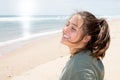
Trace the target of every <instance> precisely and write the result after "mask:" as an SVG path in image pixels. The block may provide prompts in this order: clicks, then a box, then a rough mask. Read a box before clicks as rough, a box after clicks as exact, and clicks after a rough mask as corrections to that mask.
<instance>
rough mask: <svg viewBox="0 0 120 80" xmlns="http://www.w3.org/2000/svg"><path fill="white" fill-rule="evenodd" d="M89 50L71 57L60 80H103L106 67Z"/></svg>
mask: <svg viewBox="0 0 120 80" xmlns="http://www.w3.org/2000/svg"><path fill="white" fill-rule="evenodd" d="M90 54H91V52H90V51H89V50H85V51H81V52H79V53H78V54H76V55H74V56H72V57H70V59H69V61H68V62H67V63H66V66H65V67H64V69H63V71H62V73H61V76H60V79H59V80H103V78H104V66H103V64H102V62H101V60H100V59H96V58H94V57H92V56H91V55H90Z"/></svg>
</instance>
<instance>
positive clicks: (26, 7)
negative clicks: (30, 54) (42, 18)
mask: <svg viewBox="0 0 120 80" xmlns="http://www.w3.org/2000/svg"><path fill="white" fill-rule="evenodd" d="M33 9H34V1H32V0H21V1H20V2H19V9H18V10H19V15H20V16H21V21H22V25H23V26H22V29H23V37H25V38H29V37H30V20H31V17H30V15H32V14H33V12H34V11H33Z"/></svg>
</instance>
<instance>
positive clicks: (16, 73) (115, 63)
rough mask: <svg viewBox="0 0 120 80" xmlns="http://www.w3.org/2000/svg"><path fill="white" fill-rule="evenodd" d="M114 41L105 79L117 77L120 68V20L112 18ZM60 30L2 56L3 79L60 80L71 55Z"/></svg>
mask: <svg viewBox="0 0 120 80" xmlns="http://www.w3.org/2000/svg"><path fill="white" fill-rule="evenodd" d="M109 26H110V34H111V44H110V47H109V49H108V50H107V53H106V56H105V58H104V59H103V63H104V66H105V78H104V80H118V79H119V72H120V58H119V56H120V54H119V51H118V50H119V49H120V47H119V45H120V42H119V41H120V27H119V26H120V20H119V19H114V20H111V21H109ZM60 38H61V34H60V33H59V34H54V35H51V36H49V37H44V38H42V39H39V40H37V41H35V42H31V43H29V44H26V45H24V46H22V47H20V48H17V49H15V50H13V51H11V52H9V53H7V54H6V55H4V56H2V57H1V58H0V80H58V78H59V76H60V73H61V71H62V69H63V67H64V65H65V63H66V61H67V60H68V58H69V49H68V48H67V47H66V46H64V45H62V44H61V43H60Z"/></svg>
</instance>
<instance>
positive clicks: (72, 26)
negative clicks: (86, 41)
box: [61, 15, 83, 47]
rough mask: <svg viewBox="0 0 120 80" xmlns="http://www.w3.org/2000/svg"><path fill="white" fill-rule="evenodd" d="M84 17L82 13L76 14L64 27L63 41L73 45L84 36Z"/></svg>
mask: <svg viewBox="0 0 120 80" xmlns="http://www.w3.org/2000/svg"><path fill="white" fill-rule="evenodd" d="M82 24H83V19H82V18H81V16H80V15H74V16H73V17H72V18H71V19H70V20H68V22H67V24H66V25H65V27H64V28H63V36H62V40H61V42H62V43H63V44H65V45H67V46H68V47H73V45H75V44H77V43H78V42H79V43H80V41H81V40H82V38H83V29H82V27H81V26H82Z"/></svg>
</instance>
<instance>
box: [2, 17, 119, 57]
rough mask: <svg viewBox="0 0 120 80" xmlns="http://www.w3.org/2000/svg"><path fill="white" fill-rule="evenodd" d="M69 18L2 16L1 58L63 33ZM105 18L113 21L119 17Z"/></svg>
mask: <svg viewBox="0 0 120 80" xmlns="http://www.w3.org/2000/svg"><path fill="white" fill-rule="evenodd" d="M102 16H103V15H102ZM69 17H70V15H32V16H28V15H24V16H18V15H1V16H0V56H2V55H3V54H5V53H7V52H9V51H12V50H14V49H16V48H19V47H21V46H23V45H24V44H27V43H28V42H29V41H30V40H34V39H36V38H39V37H43V36H48V35H52V34H56V33H59V32H61V30H62V28H63V26H64V25H65V23H66V21H67V19H68V18H69ZM104 17H106V18H107V19H109V20H111V19H112V18H117V17H118V16H114V17H113V16H104Z"/></svg>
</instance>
